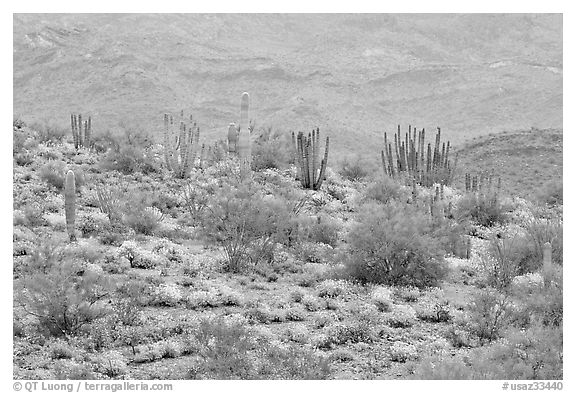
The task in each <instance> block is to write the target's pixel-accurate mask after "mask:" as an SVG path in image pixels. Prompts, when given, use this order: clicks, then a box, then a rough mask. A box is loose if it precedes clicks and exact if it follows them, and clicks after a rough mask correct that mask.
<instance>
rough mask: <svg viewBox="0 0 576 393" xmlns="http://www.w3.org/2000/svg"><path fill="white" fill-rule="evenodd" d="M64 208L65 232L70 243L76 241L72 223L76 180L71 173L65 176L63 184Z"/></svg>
mask: <svg viewBox="0 0 576 393" xmlns="http://www.w3.org/2000/svg"><path fill="white" fill-rule="evenodd" d="M64 208H65V212H66V230H67V231H68V236H69V238H70V241H71V242H74V241H76V232H75V229H74V223H75V220H76V178H75V177H74V172H73V171H71V170H70V171H68V173H67V174H66V182H65V184H64Z"/></svg>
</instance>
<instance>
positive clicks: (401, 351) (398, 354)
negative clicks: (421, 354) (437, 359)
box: [390, 341, 418, 363]
mask: <svg viewBox="0 0 576 393" xmlns="http://www.w3.org/2000/svg"><path fill="white" fill-rule="evenodd" d="M417 358H418V351H417V350H416V347H415V346H414V344H408V343H405V342H402V341H396V342H395V343H394V344H392V346H391V347H390V360H392V361H393V362H401V363H404V362H406V361H407V360H414V359H417Z"/></svg>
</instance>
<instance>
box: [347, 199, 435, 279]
mask: <svg viewBox="0 0 576 393" xmlns="http://www.w3.org/2000/svg"><path fill="white" fill-rule="evenodd" d="M430 232H431V228H430V224H429V220H427V217H426V216H425V215H424V214H423V213H421V212H419V211H418V210H415V208H413V207H411V206H408V205H403V204H389V205H386V206H382V205H379V204H368V205H366V206H365V207H364V209H363V211H362V212H361V213H360V215H359V217H358V222H357V224H356V225H354V226H353V227H352V229H351V230H350V232H349V233H348V238H347V243H348V245H349V249H348V250H347V259H346V267H347V272H348V274H349V275H350V276H352V277H353V278H356V279H358V280H359V281H361V282H372V283H383V284H390V285H404V286H411V285H413V286H417V287H428V286H436V285H438V284H439V282H440V280H441V279H442V278H443V277H444V276H445V274H446V268H445V265H444V261H443V258H442V250H441V249H440V248H439V246H438V245H437V242H436V240H435V239H434V238H433V237H432V236H431V235H430Z"/></svg>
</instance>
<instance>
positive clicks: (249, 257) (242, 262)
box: [202, 180, 288, 272]
mask: <svg viewBox="0 0 576 393" xmlns="http://www.w3.org/2000/svg"><path fill="white" fill-rule="evenodd" d="M282 206H285V205H283V204H280V203H277V201H276V200H275V199H274V198H273V197H264V196H263V195H262V192H261V191H260V190H259V188H258V186H257V184H255V183H254V182H252V181H250V180H247V181H245V182H239V183H236V184H224V185H223V187H222V188H221V189H220V190H219V191H218V192H217V193H216V194H215V195H214V197H213V198H212V202H211V203H210V205H209V206H207V207H206V208H205V209H204V211H203V214H202V224H203V225H202V227H203V229H204V234H205V236H206V238H207V239H208V241H209V242H211V243H213V244H216V245H220V246H222V247H223V249H224V253H225V255H226V264H225V270H228V271H233V272H239V271H243V270H244V269H246V268H247V267H248V266H254V265H256V264H257V263H258V262H259V261H262V260H266V259H267V260H268V261H269V262H270V261H271V258H272V254H273V250H274V247H275V244H276V240H277V239H278V238H279V236H281V235H282V234H283V233H284V231H283V229H282V228H283V226H284V225H286V224H285V223H286V222H287V221H288V220H287V217H288V209H287V208H282Z"/></svg>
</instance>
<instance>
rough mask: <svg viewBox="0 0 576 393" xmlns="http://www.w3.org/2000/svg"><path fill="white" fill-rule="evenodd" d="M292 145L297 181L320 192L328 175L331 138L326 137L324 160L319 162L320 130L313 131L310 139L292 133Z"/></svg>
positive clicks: (300, 134) (301, 133) (309, 135)
mask: <svg viewBox="0 0 576 393" xmlns="http://www.w3.org/2000/svg"><path fill="white" fill-rule="evenodd" d="M292 143H293V146H294V152H295V156H296V157H295V162H296V170H297V173H298V175H297V180H298V179H299V180H300V182H301V183H302V186H303V187H304V188H307V189H312V190H319V189H320V187H321V186H322V182H323V181H324V179H325V177H326V175H325V172H326V164H327V163H328V151H329V144H330V137H328V136H327V137H326V145H325V148H324V158H323V159H322V161H319V156H320V129H319V128H316V129H315V130H312V133H309V134H308V137H306V135H304V133H303V132H299V133H298V136H295V134H294V132H292Z"/></svg>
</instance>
